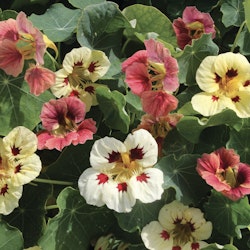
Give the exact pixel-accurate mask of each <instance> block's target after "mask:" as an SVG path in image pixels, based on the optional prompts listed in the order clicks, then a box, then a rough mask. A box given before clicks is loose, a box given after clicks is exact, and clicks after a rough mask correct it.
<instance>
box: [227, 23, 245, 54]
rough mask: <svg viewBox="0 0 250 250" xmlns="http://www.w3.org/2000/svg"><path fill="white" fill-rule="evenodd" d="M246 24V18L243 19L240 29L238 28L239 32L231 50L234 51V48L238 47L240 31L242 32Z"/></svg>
mask: <svg viewBox="0 0 250 250" xmlns="http://www.w3.org/2000/svg"><path fill="white" fill-rule="evenodd" d="M245 24H246V20H245V21H243V22H242V24H241V25H240V28H239V30H238V32H237V34H236V37H235V39H234V43H233V46H232V48H231V50H230V51H231V52H234V49H235V48H236V46H237V42H238V40H239V37H240V33H241V31H242V29H243V28H244V26H245Z"/></svg>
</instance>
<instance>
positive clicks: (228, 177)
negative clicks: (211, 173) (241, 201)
mask: <svg viewBox="0 0 250 250" xmlns="http://www.w3.org/2000/svg"><path fill="white" fill-rule="evenodd" d="M217 176H218V178H219V179H220V180H221V181H226V182H227V183H228V184H229V185H230V187H232V188H234V187H237V186H238V185H239V184H240V183H238V180H237V170H236V169H235V168H233V167H230V166H229V167H227V168H226V169H225V170H223V171H221V170H220V171H219V172H218V173H217Z"/></svg>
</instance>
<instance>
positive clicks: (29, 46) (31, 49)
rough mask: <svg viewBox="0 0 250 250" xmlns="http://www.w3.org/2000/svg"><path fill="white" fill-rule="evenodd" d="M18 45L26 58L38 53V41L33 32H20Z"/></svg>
mask: <svg viewBox="0 0 250 250" xmlns="http://www.w3.org/2000/svg"><path fill="white" fill-rule="evenodd" d="M16 47H17V49H18V51H19V52H20V53H21V54H22V56H23V57H24V59H25V60H29V59H33V58H34V56H35V53H36V43H35V39H34V37H33V36H32V35H31V34H27V33H20V34H19V39H18V41H17V43H16Z"/></svg>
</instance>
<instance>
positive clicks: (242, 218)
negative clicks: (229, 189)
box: [204, 190, 250, 238]
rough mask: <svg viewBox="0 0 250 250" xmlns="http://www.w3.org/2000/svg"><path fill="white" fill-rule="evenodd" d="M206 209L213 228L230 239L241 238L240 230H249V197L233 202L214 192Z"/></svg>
mask: <svg viewBox="0 0 250 250" xmlns="http://www.w3.org/2000/svg"><path fill="white" fill-rule="evenodd" d="M204 209H205V212H206V216H207V219H208V220H210V221H211V222H212V224H213V227H214V228H216V229H217V230H218V231H219V232H220V233H222V234H224V235H226V236H228V237H238V238H241V232H240V229H243V228H247V227H248V225H249V222H250V205H249V202H248V198H247V197H245V198H242V199H240V200H237V201H232V200H230V199H228V198H227V197H225V196H224V195H222V194H221V193H218V192H216V191H215V190H212V194H211V196H210V198H209V200H208V202H207V203H206V204H205V206H204Z"/></svg>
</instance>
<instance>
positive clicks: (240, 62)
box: [191, 52, 250, 118]
mask: <svg viewBox="0 0 250 250" xmlns="http://www.w3.org/2000/svg"><path fill="white" fill-rule="evenodd" d="M196 81H197V84H198V85H199V87H200V89H201V90H203V91H204V92H201V93H198V94H196V95H194V96H193V98H192V100H191V103H192V106H193V108H194V110H196V111H198V112H199V113H200V114H202V115H204V116H211V115H215V114H217V113H220V112H221V111H222V110H224V109H226V108H228V109H231V110H233V111H235V113H236V114H237V116H239V117H240V118H247V117H250V105H249V99H250V86H249V85H250V64H249V62H248V60H247V58H246V57H245V56H243V55H241V54H239V53H237V54H234V53H232V52H227V53H223V54H219V55H218V56H208V57H206V58H205V59H204V60H203V61H202V62H201V64H200V66H199V68H198V70H197V72H196Z"/></svg>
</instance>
